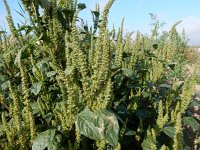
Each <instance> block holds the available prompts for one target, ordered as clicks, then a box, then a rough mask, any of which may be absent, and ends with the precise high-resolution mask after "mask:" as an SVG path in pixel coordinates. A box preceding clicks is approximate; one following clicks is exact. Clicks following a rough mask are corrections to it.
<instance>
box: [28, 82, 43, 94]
mask: <svg viewBox="0 0 200 150" xmlns="http://www.w3.org/2000/svg"><path fill="white" fill-rule="evenodd" d="M41 88H42V82H36V83H33V85H32V86H31V92H32V93H33V94H35V95H38V94H39V92H40V90H41Z"/></svg>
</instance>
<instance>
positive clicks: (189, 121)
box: [183, 117, 200, 131]
mask: <svg viewBox="0 0 200 150" xmlns="http://www.w3.org/2000/svg"><path fill="white" fill-rule="evenodd" d="M183 122H184V124H185V125H188V126H190V127H191V128H192V129H193V131H198V130H200V125H199V123H198V122H197V121H196V120H195V119H194V118H193V117H183Z"/></svg>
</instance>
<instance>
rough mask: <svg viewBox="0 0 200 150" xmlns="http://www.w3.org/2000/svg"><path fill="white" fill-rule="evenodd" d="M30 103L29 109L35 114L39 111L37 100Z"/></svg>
mask: <svg viewBox="0 0 200 150" xmlns="http://www.w3.org/2000/svg"><path fill="white" fill-rule="evenodd" d="M30 105H31V109H32V112H33V115H35V114H37V113H39V112H40V108H39V106H38V103H37V102H32V103H31V104H30Z"/></svg>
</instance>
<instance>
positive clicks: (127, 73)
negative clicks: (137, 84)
mask: <svg viewBox="0 0 200 150" xmlns="http://www.w3.org/2000/svg"><path fill="white" fill-rule="evenodd" d="M122 71H123V74H124V75H125V76H127V77H128V78H130V79H135V74H134V72H133V70H130V69H127V68H122Z"/></svg>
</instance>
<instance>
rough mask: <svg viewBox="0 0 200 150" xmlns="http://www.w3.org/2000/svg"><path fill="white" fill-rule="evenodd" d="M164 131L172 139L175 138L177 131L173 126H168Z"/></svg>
mask: <svg viewBox="0 0 200 150" xmlns="http://www.w3.org/2000/svg"><path fill="white" fill-rule="evenodd" d="M162 131H163V132H164V133H165V134H166V135H168V136H169V137H170V138H174V135H175V131H176V129H175V128H174V127H172V126H167V127H164V128H163V129H162Z"/></svg>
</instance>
